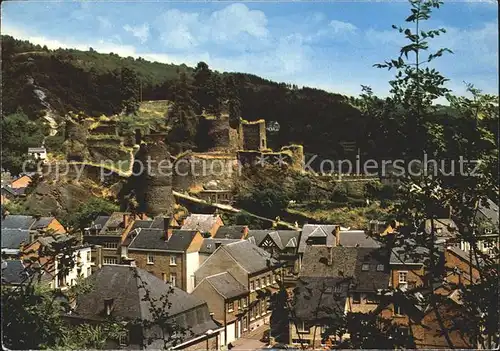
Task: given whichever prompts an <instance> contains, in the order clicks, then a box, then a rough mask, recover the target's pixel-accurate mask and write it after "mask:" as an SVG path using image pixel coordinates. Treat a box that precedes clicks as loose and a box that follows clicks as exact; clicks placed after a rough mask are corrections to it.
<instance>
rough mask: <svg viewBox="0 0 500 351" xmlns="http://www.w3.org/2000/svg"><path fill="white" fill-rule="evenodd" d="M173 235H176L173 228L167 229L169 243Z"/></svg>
mask: <svg viewBox="0 0 500 351" xmlns="http://www.w3.org/2000/svg"><path fill="white" fill-rule="evenodd" d="M173 233H174V230H173V229H172V228H170V229H167V241H169V240H170V238H171V237H172V234H173Z"/></svg>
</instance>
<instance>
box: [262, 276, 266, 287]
mask: <svg viewBox="0 0 500 351" xmlns="http://www.w3.org/2000/svg"><path fill="white" fill-rule="evenodd" d="M261 283H262V285H261V286H262V287H263V288H264V287H265V286H266V278H262V279H261Z"/></svg>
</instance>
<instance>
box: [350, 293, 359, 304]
mask: <svg viewBox="0 0 500 351" xmlns="http://www.w3.org/2000/svg"><path fill="white" fill-rule="evenodd" d="M352 303H354V304H358V303H361V294H360V293H353V294H352Z"/></svg>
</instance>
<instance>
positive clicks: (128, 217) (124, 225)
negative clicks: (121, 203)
mask: <svg viewBox="0 0 500 351" xmlns="http://www.w3.org/2000/svg"><path fill="white" fill-rule="evenodd" d="M129 219H130V216H129V215H128V213H124V214H123V228H127V227H128V223H129Z"/></svg>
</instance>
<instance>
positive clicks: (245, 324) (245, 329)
mask: <svg viewBox="0 0 500 351" xmlns="http://www.w3.org/2000/svg"><path fill="white" fill-rule="evenodd" d="M241 324H243V331H247V330H248V319H247V317H243V319H242V323H241Z"/></svg>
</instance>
